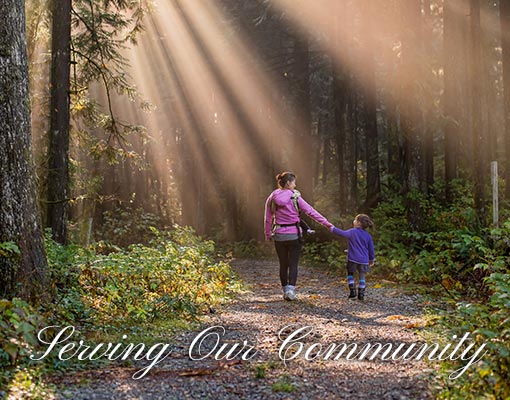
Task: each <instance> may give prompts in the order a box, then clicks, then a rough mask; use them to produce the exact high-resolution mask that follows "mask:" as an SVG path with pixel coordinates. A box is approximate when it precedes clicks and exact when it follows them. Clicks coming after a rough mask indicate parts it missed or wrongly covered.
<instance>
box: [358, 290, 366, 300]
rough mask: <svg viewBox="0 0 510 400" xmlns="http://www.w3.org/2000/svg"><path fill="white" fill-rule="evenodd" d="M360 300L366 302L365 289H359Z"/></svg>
mask: <svg viewBox="0 0 510 400" xmlns="http://www.w3.org/2000/svg"><path fill="white" fill-rule="evenodd" d="M358 300H365V288H362V289H358Z"/></svg>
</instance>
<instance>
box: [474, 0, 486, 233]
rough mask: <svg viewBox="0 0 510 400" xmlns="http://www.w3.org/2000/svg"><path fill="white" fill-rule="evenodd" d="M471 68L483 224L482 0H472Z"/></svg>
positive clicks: (478, 203)
mask: <svg viewBox="0 0 510 400" xmlns="http://www.w3.org/2000/svg"><path fill="white" fill-rule="evenodd" d="M470 6H471V23H470V26H471V62H470V65H471V69H470V81H471V85H472V92H471V100H472V107H473V109H472V113H471V114H472V125H473V163H472V166H473V169H472V171H473V172H472V176H473V184H474V200H475V210H476V212H477V215H478V219H479V220H480V222H481V224H482V225H485V220H486V217H487V204H486V198H485V176H486V175H487V174H488V173H489V167H488V163H487V160H485V157H484V155H485V146H486V140H485V137H484V134H483V127H482V116H481V106H482V104H481V98H482V91H483V90H482V89H483V87H482V79H483V78H482V64H481V56H482V49H481V44H480V38H481V28H480V0H471V2H470Z"/></svg>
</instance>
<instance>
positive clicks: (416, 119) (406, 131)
mask: <svg viewBox="0 0 510 400" xmlns="http://www.w3.org/2000/svg"><path fill="white" fill-rule="evenodd" d="M402 11H403V12H402V18H403V21H402V22H403V24H402V26H403V29H402V35H403V37H402V73H401V82H402V87H401V91H402V92H401V93H402V95H407V96H408V97H407V98H405V99H402V103H401V104H402V109H403V111H402V130H403V135H404V148H405V150H404V151H405V158H404V160H405V166H404V170H405V177H406V179H405V181H404V194H405V195H407V216H408V221H409V224H410V226H411V229H418V230H419V229H420V227H421V222H422V218H421V215H420V204H419V201H418V199H417V198H416V196H415V193H413V192H417V191H420V190H421V189H422V187H423V186H424V185H423V182H424V179H423V158H422V155H423V152H422V148H421V140H422V134H421V127H422V126H423V124H422V121H421V110H420V106H419V101H418V98H417V93H418V91H419V84H418V77H419V65H418V62H417V56H416V54H415V52H416V50H417V46H418V43H419V41H418V34H417V33H418V32H419V31H420V20H421V3H420V1H419V0H406V1H404V2H402Z"/></svg>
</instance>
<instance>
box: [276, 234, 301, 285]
mask: <svg viewBox="0 0 510 400" xmlns="http://www.w3.org/2000/svg"><path fill="white" fill-rule="evenodd" d="M274 247H275V248H276V254H278V258H279V260H280V281H281V282H282V286H287V285H291V286H296V280H297V272H298V263H299V256H300V255H301V247H302V243H301V242H300V241H299V240H298V239H296V240H285V241H278V240H275V242H274Z"/></svg>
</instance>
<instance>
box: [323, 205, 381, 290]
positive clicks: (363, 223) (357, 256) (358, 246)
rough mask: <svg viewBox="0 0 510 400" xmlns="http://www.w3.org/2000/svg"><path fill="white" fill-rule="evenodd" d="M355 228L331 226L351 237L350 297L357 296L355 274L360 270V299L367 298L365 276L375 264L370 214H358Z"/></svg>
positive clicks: (349, 245) (372, 224)
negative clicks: (368, 230) (346, 228)
mask: <svg viewBox="0 0 510 400" xmlns="http://www.w3.org/2000/svg"><path fill="white" fill-rule="evenodd" d="M353 226H354V228H352V229H348V230H346V231H343V230H341V229H338V228H336V227H334V226H333V227H331V232H333V233H334V234H335V235H339V236H343V237H345V238H347V239H349V244H348V249H347V283H348V285H349V289H350V293H349V299H354V298H356V285H355V283H354V274H355V272H356V271H358V274H359V278H358V299H359V300H364V299H365V283H366V282H365V276H366V274H367V272H369V271H370V267H371V266H372V265H374V262H375V254H374V242H373V241H372V236H370V233H368V232H367V231H366V229H367V228H372V227H373V226H374V223H373V222H372V220H371V219H370V217H369V216H368V215H365V214H358V215H356V218H354V221H353Z"/></svg>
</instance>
